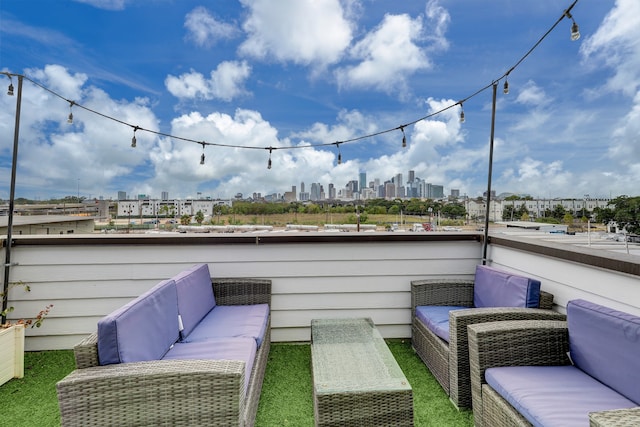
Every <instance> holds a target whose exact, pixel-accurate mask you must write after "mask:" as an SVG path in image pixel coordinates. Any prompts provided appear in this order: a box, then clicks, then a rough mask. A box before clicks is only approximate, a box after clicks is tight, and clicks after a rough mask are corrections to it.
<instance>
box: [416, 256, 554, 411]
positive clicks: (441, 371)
mask: <svg viewBox="0 0 640 427" xmlns="http://www.w3.org/2000/svg"><path fill="white" fill-rule="evenodd" d="M478 306H479V307H478ZM411 307H412V327H411V339H412V345H413V348H414V349H415V351H416V353H417V354H418V355H419V356H420V358H421V359H422V361H423V362H424V363H425V364H426V365H427V367H428V368H429V370H430V371H431V373H432V374H433V375H434V377H435V378H436V379H437V380H438V382H439V383H440V385H441V386H442V388H443V389H444V390H445V392H446V393H447V395H449V397H450V400H451V402H453V404H454V405H456V406H457V407H459V408H469V407H471V404H472V400H471V384H470V377H469V353H468V342H467V325H470V324H474V323H482V322H492V321H501V320H515V319H547V320H554V319H556V320H564V318H565V316H564V315H563V314H560V313H557V312H555V311H553V310H551V308H552V307H553V295H552V294H550V293H548V292H544V291H540V282H539V281H536V280H533V279H530V278H526V277H523V276H518V275H515V274H511V273H507V272H504V271H500V270H498V269H495V268H492V267H488V266H483V265H479V266H477V267H476V275H475V278H474V280H442V279H429V280H414V281H412V282H411ZM525 307H539V308H525ZM424 309H427V310H431V313H430V314H429V316H432V317H434V319H425V318H424V317H423V316H421V313H420V311H421V310H424ZM434 310H435V314H434ZM438 329H440V330H438Z"/></svg>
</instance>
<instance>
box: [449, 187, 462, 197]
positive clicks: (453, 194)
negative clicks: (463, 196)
mask: <svg viewBox="0 0 640 427" xmlns="http://www.w3.org/2000/svg"><path fill="white" fill-rule="evenodd" d="M451 197H455V198H456V199H457V198H459V197H460V190H458V189H453V188H452V189H451Z"/></svg>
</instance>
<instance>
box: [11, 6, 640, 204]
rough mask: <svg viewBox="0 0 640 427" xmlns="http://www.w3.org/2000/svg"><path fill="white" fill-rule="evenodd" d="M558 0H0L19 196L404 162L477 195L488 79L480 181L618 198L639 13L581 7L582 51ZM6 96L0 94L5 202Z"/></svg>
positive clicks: (182, 192)
mask: <svg viewBox="0 0 640 427" xmlns="http://www.w3.org/2000/svg"><path fill="white" fill-rule="evenodd" d="M34 4H35V7H34ZM571 4H573V2H572V1H567V2H560V3H558V2H557V1H555V0H542V1H539V2H521V3H517V4H514V3H511V2H506V1H503V0H501V1H496V2H490V3H488V4H479V3H477V2H474V1H472V0H462V1H459V2H451V1H446V0H425V1H421V2H404V3H402V2H401V3H393V4H391V3H388V2H365V1H361V0H322V1H310V0H296V1H293V0H283V1H282V2H279V3H278V5H277V6H273V5H272V4H271V3H268V2H266V1H264V0H240V1H231V0H227V1H223V2H216V3H215V4H206V3H201V2H197V1H193V0H184V1H182V2H178V3H176V2H170V1H165V0H153V1H150V0H140V1H136V2H132V1H128V0H78V1H71V0H62V1H60V2H48V1H41V0H40V1H36V2H2V3H1V4H0V20H1V21H2V24H3V25H1V26H0V37H1V40H2V43H1V45H0V53H1V55H0V72H2V73H3V74H4V75H0V82H2V81H4V84H5V86H4V87H8V86H9V85H12V86H13V87H14V88H15V92H16V93H15V94H16V95H17V92H18V87H19V79H18V77H17V75H24V76H25V77H26V78H25V80H24V82H23V85H22V86H23V87H22V95H23V96H22V108H21V126H20V138H19V143H20V144H19V147H20V148H19V153H18V164H17V168H16V169H17V179H16V197H24V198H30V199H36V200H37V199H46V198H51V197H56V196H58V197H63V196H66V195H76V194H78V195H81V196H84V197H88V198H92V197H95V198H99V197H104V198H115V197H116V194H117V192H118V191H119V190H121V189H127V191H128V192H130V193H132V194H147V193H152V192H153V191H154V189H162V191H167V192H170V193H171V194H173V195H175V196H177V197H180V198H190V197H191V198H193V197H197V195H198V194H208V195H211V197H214V198H233V197H234V196H235V194H236V193H238V192H241V193H243V194H253V193H254V192H256V193H258V192H259V193H262V194H272V193H274V192H284V191H286V189H287V188H289V187H290V186H291V185H292V184H294V183H296V182H297V183H299V182H301V181H305V182H307V183H312V182H319V183H323V184H325V183H334V184H335V185H336V188H338V189H339V188H340V187H341V186H342V185H343V183H345V184H346V183H348V182H350V181H352V180H355V181H357V182H358V185H359V186H360V187H361V184H360V177H359V173H360V171H365V170H366V171H367V173H368V174H369V175H370V176H376V177H380V178H381V179H386V178H383V177H391V176H393V175H394V173H395V171H398V170H403V171H408V170H414V171H415V174H416V176H420V177H421V178H422V179H424V180H425V181H426V182H430V183H437V184H438V185H443V186H444V188H446V189H457V190H459V191H460V194H466V195H468V196H469V197H479V196H482V194H483V193H484V192H485V191H486V188H487V173H488V172H487V171H488V162H489V150H488V141H489V136H490V124H491V90H480V89H482V88H485V89H487V87H488V86H487V84H488V85H489V86H490V85H491V83H496V84H498V85H499V90H498V99H497V105H496V107H497V111H496V126H495V157H494V159H493V179H492V181H493V184H492V188H493V189H500V191H504V192H513V193H516V194H530V195H532V196H533V197H538V198H543V197H546V198H552V197H574V198H581V197H582V196H583V195H584V194H591V195H592V196H593V197H610V196H611V195H612V194H613V195H622V194H633V193H634V192H635V191H637V190H636V189H635V187H636V183H637V182H639V181H640V144H639V143H638V142H639V138H640V128H639V127H638V126H639V125H638V123H640V120H639V119H640V91H639V88H640V46H639V45H638V44H637V43H636V40H637V39H638V38H640V4H638V2H634V1H632V0H616V1H611V2H601V1H597V0H579V1H578V2H577V3H575V7H573V9H572V11H571V16H572V17H573V19H575V21H576V23H577V24H579V27H580V33H581V37H580V39H578V40H577V41H571V40H570V37H569V35H570V30H571V26H572V25H571V24H572V21H571V18H570V17H568V16H564V15H563V11H564V9H565V8H567V7H569V6H570V5H571ZM69 17H73V19H71V20H70V19H69ZM560 18H562V19H560ZM559 19H560V20H559ZM558 20H559V21H558ZM96 22H99V23H100V31H99V32H96V31H95V23H96ZM555 23H557V24H558V25H557V26H556V27H555V28H554V29H553V31H551V32H550V33H548V36H546V38H545V39H544V40H542V41H541V43H540V44H539V45H536V42H537V41H538V40H540V37H542V36H543V35H544V34H545V33H546V32H547V30H549V29H550V28H551V27H552V26H553V25H554V24H555ZM122 28H127V29H128V30H127V31H123V30H122ZM160 29H161V30H160ZM534 46H535V49H533V50H532V51H531V52H530V55H527V56H526V58H525V57H523V55H525V54H526V53H527V52H528V51H529V49H531V48H532V47H534ZM521 58H522V59H523V60H522V61H521V62H518V60H519V59H521ZM7 73H9V74H11V75H12V76H11V77H10V76H9V75H7ZM505 73H506V74H505ZM496 79H499V80H498V81H496ZM507 82H508V84H509V89H510V90H509V93H508V94H505V93H503V85H504V84H505V83H507ZM489 89H490V88H489ZM7 92H8V90H7ZM16 98H17V96H15V95H14V96H9V95H8V94H7V93H6V92H5V91H4V90H3V91H2V92H0V123H1V125H0V126H2V132H0V198H2V199H7V198H8V196H9V189H8V182H9V175H10V171H11V154H12V152H11V151H12V143H13V139H12V137H13V135H14V132H13V123H14V119H15V116H16V114H15V108H16V102H17V99H16ZM461 100H464V103H463V102H461ZM84 107H86V108H84ZM462 112H464V115H465V120H464V122H461V120H460V115H461V113H462ZM96 113H98V114H96ZM69 115H72V116H73V120H71V121H70V120H68V116H69ZM110 118H111V119H113V120H111V119H110ZM69 121H70V122H71V123H69ZM133 137H135V138H136V141H137V143H136V144H132V139H133ZM132 145H136V147H132ZM201 163H202V164H201ZM325 185H328V184H325ZM325 191H326V189H325Z"/></svg>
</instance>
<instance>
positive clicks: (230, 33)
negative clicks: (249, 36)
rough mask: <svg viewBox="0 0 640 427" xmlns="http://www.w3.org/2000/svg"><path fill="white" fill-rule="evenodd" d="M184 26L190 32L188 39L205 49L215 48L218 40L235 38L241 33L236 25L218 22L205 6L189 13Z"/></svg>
mask: <svg viewBox="0 0 640 427" xmlns="http://www.w3.org/2000/svg"><path fill="white" fill-rule="evenodd" d="M184 26H185V28H186V29H187V31H188V34H187V38H188V39H190V40H193V41H194V42H195V44H196V45H198V46H205V47H210V46H213V45H214V44H216V42H218V40H222V39H231V38H234V37H235V36H236V35H238V33H239V31H238V29H237V28H236V27H235V26H234V25H231V24H228V23H226V22H221V21H218V20H217V19H216V18H215V17H214V16H212V15H211V14H210V13H209V11H208V10H207V8H205V7H204V6H199V7H196V8H195V9H193V10H192V11H191V12H189V13H188V14H187V16H186V17H185V21H184Z"/></svg>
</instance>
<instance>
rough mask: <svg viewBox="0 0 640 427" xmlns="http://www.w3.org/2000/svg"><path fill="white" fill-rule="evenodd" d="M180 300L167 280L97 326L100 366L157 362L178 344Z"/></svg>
mask: <svg viewBox="0 0 640 427" xmlns="http://www.w3.org/2000/svg"><path fill="white" fill-rule="evenodd" d="M178 337H179V332H178V297H177V294H176V285H175V282H174V281H173V280H165V281H163V282H160V283H158V284H157V285H155V286H154V287H153V288H151V289H150V290H148V291H147V292H145V293H144V294H142V295H140V296H139V297H138V298H136V299H134V300H133V301H130V302H129V303H128V304H126V305H124V306H122V307H120V308H119V309H118V310H116V311H114V312H112V313H111V314H109V315H107V316H105V317H103V318H102V319H100V321H99V322H98V359H99V360H100V364H101V365H109V364H112V363H127V362H141V361H145V360H158V359H161V358H162V356H164V354H165V353H166V352H167V351H168V350H169V348H170V347H171V345H173V343H175V342H176V341H177V340H178Z"/></svg>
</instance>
